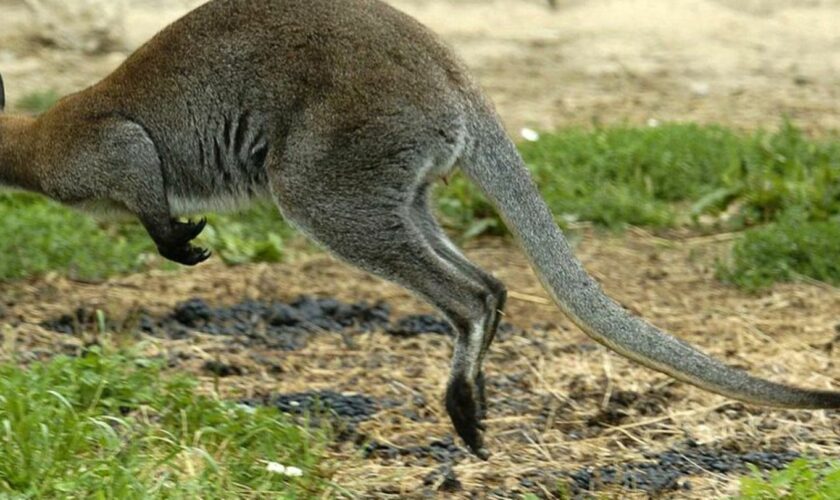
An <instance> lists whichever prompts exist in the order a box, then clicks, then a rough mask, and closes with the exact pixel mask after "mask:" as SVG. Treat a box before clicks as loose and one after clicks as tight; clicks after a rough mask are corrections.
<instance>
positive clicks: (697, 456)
mask: <svg viewBox="0 0 840 500" xmlns="http://www.w3.org/2000/svg"><path fill="white" fill-rule="evenodd" d="M645 458H648V459H649V460H651V462H633V463H627V464H619V465H610V466H602V467H594V468H592V467H589V468H584V469H579V470H576V471H572V472H565V473H558V474H555V477H557V476H559V477H562V476H565V477H566V478H567V479H568V480H569V482H570V486H571V490H572V493H573V494H574V495H575V496H580V495H582V494H583V493H586V492H592V491H598V490H600V489H603V488H605V487H609V486H621V487H623V488H627V489H631V490H639V491H644V492H646V493H648V494H650V495H658V494H661V493H665V492H671V491H678V490H690V489H691V488H692V486H691V483H690V482H688V481H683V482H680V480H681V479H683V478H684V477H686V476H693V475H703V474H707V473H708V472H714V473H718V474H742V473H744V472H746V471H747V470H748V464H752V465H755V466H756V467H758V468H759V469H761V470H777V469H781V468H783V467H785V466H786V465H787V464H789V463H790V462H792V461H794V460H796V459H797V458H799V454H798V453H796V452H793V451H782V452H751V453H744V454H739V453H733V452H730V451H726V450H718V449H714V448H711V447H707V446H700V445H698V444H697V443H694V442H687V443H686V446H685V448H683V449H681V450H669V451H666V452H663V453H659V454H647V455H646V456H645ZM523 486H524V484H523Z"/></svg>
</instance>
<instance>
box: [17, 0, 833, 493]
mask: <svg viewBox="0 0 840 500" xmlns="http://www.w3.org/2000/svg"><path fill="white" fill-rule="evenodd" d="M393 3H394V4H395V5H397V6H398V7H400V8H403V9H404V10H406V11H408V12H410V13H412V14H414V15H416V16H417V17H419V18H420V19H421V20H423V21H424V22H426V23H427V24H429V25H430V26H432V27H433V28H434V29H435V30H436V31H438V32H440V33H442V34H443V35H444V37H446V39H447V40H448V41H450V42H451V43H452V44H453V45H454V46H455V47H456V49H457V50H458V52H460V53H461V54H462V55H463V56H464V57H465V58H466V60H467V61H468V63H469V64H470V65H471V66H472V67H473V68H474V69H475V71H476V73H477V74H478V76H479V78H480V79H481V81H482V82H483V83H484V84H485V86H486V87H487V89H488V91H489V92H490V94H491V95H492V96H493V98H494V99H495V100H496V101H497V103H498V105H499V109H500V111H501V113H502V115H503V117H504V118H505V120H506V121H507V123H508V125H509V127H510V129H511V130H518V129H519V128H520V127H525V126H528V127H536V128H541V129H550V128H553V127H558V126H566V125H569V124H591V123H593V122H594V123H611V122H623V121H627V122H630V123H646V122H648V121H649V120H651V119H656V120H681V121H700V122H719V123H724V124H729V125H733V126H737V127H742V128H746V129H754V128H757V127H773V126H775V125H776V124H777V123H778V121H779V119H780V117H781V116H782V115H788V116H790V117H791V118H792V119H794V121H796V122H797V123H798V124H799V125H801V126H803V127H804V128H806V129H807V130H809V131H811V132H813V133H816V134H820V133H826V132H829V131H833V130H836V129H840V85H839V84H840V30H837V29H836V27H837V25H838V21H840V1H827V0H824V1H818V0H811V1H793V0H788V1H785V0H765V1H758V0H755V1H738V0H675V1H665V0H621V1H619V0H612V1H609V0H591V1H589V0H565V1H564V0H560V2H559V9H558V10H557V11H554V12H552V11H549V10H548V9H546V8H545V6H544V5H543V3H541V2H538V1H533V2H532V1H524V0H522V1H513V0H509V1H505V2H502V1H466V0H459V1H443V0H395V1H394V2H393ZM188 4H189V2H162V1H136V2H131V3H130V5H129V7H128V10H127V12H126V22H125V30H126V35H125V40H126V42H125V48H124V49H120V50H112V51H109V52H106V53H96V54H84V53H81V52H76V51H68V50H59V49H54V48H45V47H43V46H41V45H39V44H37V43H36V42H33V41H32V40H31V36H30V35H31V32H32V29H33V27H32V20H31V17H30V15H29V14H28V12H27V10H26V9H25V8H23V7H22V6H21V5H20V4H18V3H16V2H12V1H10V0H0V17H2V18H3V30H2V31H0V71H2V73H3V75H4V77H5V79H6V86H7V92H8V94H9V99H10V102H11V103H12V104H13V105H14V103H15V102H16V101H17V100H18V99H19V98H20V97H21V96H23V95H25V94H27V93H29V92H32V91H36V90H43V89H48V88H54V89H56V90H58V91H59V92H61V93H65V92H70V91H73V90H77V89H79V88H82V87H84V86H86V85H88V84H90V83H92V82H94V81H95V80H96V79H97V78H99V77H101V76H103V75H105V74H106V73H107V72H108V71H110V70H111V69H112V68H113V67H114V66H115V65H117V64H119V62H120V61H121V60H122V59H123V58H124V57H125V55H126V53H127V52H128V50H129V49H131V48H133V47H136V46H137V45H138V44H140V43H141V42H142V41H143V40H145V39H146V38H147V37H148V36H150V35H152V34H153V33H154V32H155V31H156V30H157V29H159V28H160V27H162V26H163V25H164V24H165V23H166V22H169V21H171V20H173V19H175V18H176V17H177V16H178V15H180V14H181V13H183V12H184V11H185V9H186V8H187V7H186V6H187V5H188ZM728 243H729V242H728V241H727V238H726V237H722V238H692V237H689V236H686V237H673V238H671V239H669V240H662V239H659V238H656V237H653V236H651V235H648V234H646V233H644V232H641V231H633V232H631V233H629V234H628V235H626V236H625V237H624V238H620V239H617V238H613V237H608V236H604V235H598V234H594V233H592V232H589V231H584V233H583V238H582V240H581V243H580V245H579V248H578V250H579V255H580V256H581V258H582V259H583V260H584V262H585V264H586V265H587V267H588V269H590V270H591V271H592V272H593V273H594V274H595V276H596V277H597V278H598V279H599V280H600V281H601V282H602V283H603V284H604V286H605V288H606V289H607V291H609V292H610V293H611V294H612V295H613V296H614V297H616V298H617V299H619V300H620V301H621V302H622V303H623V304H625V305H626V306H627V307H629V308H630V309H631V310H633V311H635V312H637V313H639V314H642V315H643V316H645V317H646V318H648V319H650V320H651V321H653V322H654V323H656V324H657V325H659V326H662V327H664V328H667V329H669V330H670V331H672V332H674V333H675V334H677V335H679V336H680V337H682V338H685V339H687V340H689V341H691V342H693V343H695V344H697V345H699V346H701V347H702V348H703V349H705V350H706V351H708V352H710V353H712V354H714V355H716V356H720V357H721V358H723V359H724V360H726V361H727V362H728V363H731V364H733V365H736V366H739V367H744V368H747V369H750V370H751V371H752V372H754V373H756V374H760V375H763V376H766V377H769V378H772V379H774V380H780V381H788V382H792V383H797V384H801V385H805V386H810V387H820V388H829V387H832V386H834V387H837V386H838V379H840V366H838V364H837V362H836V359H837V354H836V352H837V351H836V349H837V347H836V344H837V342H840V335H838V334H839V333H840V292H838V290H836V289H833V288H831V287H828V286H825V285H820V284H798V285H785V286H777V287H775V288H774V289H773V290H772V291H770V292H768V293H765V294H762V295H760V296H748V295H745V294H742V293H739V292H737V291H735V290H732V289H729V288H727V287H725V286H723V285H721V284H720V283H719V282H717V281H716V280H715V279H714V277H713V269H714V263H715V259H716V258H718V257H720V256H721V255H724V254H725V251H726V248H727V245H728ZM468 253H469V255H470V256H472V257H474V258H475V260H476V261H477V262H479V263H481V264H483V265H484V266H486V267H487V268H488V269H491V270H493V271H494V272H495V273H496V275H497V276H498V277H499V278H501V279H502V280H504V281H505V282H506V283H508V285H509V286H510V288H511V290H512V291H513V293H512V299H511V301H510V304H509V307H508V309H507V316H506V321H507V322H508V323H509V324H511V325H512V327H511V329H509V330H507V331H506V332H505V333H503V334H502V335H501V338H500V339H499V341H498V342H497V343H496V344H495V346H494V348H493V350H492V352H491V354H490V360H489V366H488V372H489V375H490V378H491V382H490V391H491V414H490V418H489V422H488V424H489V447H490V449H491V450H493V452H494V456H493V458H492V459H491V460H490V461H489V462H487V463H484V462H479V461H477V460H474V459H472V458H470V457H467V456H464V455H460V454H453V453H449V452H447V453H444V454H443V455H444V456H443V458H442V459H441V458H440V456H437V458H436V455H434V454H433V453H425V454H424V453H421V452H417V450H415V452H412V453H405V454H400V453H389V452H387V451H388V450H389V448H388V446H389V445H391V446H396V447H400V448H411V447H424V446H425V447H429V446H430V445H432V444H433V443H434V441H436V440H440V439H443V438H445V437H446V436H448V435H449V434H450V433H451V429H450V427H449V424H448V421H447V419H446V417H445V413H444V412H443V408H442V405H441V402H440V400H441V395H442V393H443V389H444V386H445V382H446V369H447V367H448V363H449V361H448V357H449V354H450V350H451V342H450V340H449V339H448V338H447V337H444V336H438V335H419V336H414V337H408V338H404V337H397V336H393V335H386V334H385V333H383V332H381V331H374V332H364V333H362V332H359V333H351V334H347V335H343V336H335V335H317V336H315V337H313V338H312V339H311V340H310V341H309V343H308V344H307V345H306V347H304V348H303V349H300V350H297V351H280V350H272V349H261V350H255V349H254V348H247V347H242V346H241V345H235V344H231V343H230V342H229V341H227V340H226V339H222V338H218V337H210V336H207V335H198V334H194V335H189V336H187V337H185V338H183V339H180V340H174V339H168V338H167V339H160V338H148V337H146V336H143V335H141V334H139V333H138V334H137V335H136V336H137V337H140V338H144V339H146V340H148V341H149V343H150V344H149V349H150V350H152V351H156V352H159V353H162V354H165V355H167V356H170V357H171V358H172V359H175V360H177V361H175V362H173V369H178V370H193V371H195V372H196V373H197V374H198V375H199V376H201V377H202V378H203V380H205V381H206V384H207V387H208V389H209V388H212V386H213V383H214V380H213V377H211V376H210V375H209V374H208V373H206V371H204V370H202V366H203V365H204V363H205V362H206V361H208V360H221V361H223V362H225V363H229V364H231V365H236V366H239V367H241V370H238V371H237V373H238V374H235V375H233V376H230V377H226V378H224V379H222V381H221V383H220V389H221V391H222V392H223V394H224V395H226V396H230V397H249V396H260V395H267V394H271V393H287V392H296V391H303V390H318V389H329V390H335V391H338V392H354V393H364V394H366V395H369V396H371V397H374V398H377V399H380V400H383V401H385V400H387V401H395V402H398V403H399V404H398V405H397V406H393V407H388V408H384V409H383V410H382V411H380V413H378V414H377V415H376V416H375V418H374V419H372V420H369V421H366V422H362V423H361V424H359V430H358V432H359V433H360V434H364V435H365V436H366V439H367V440H375V441H376V442H378V443H379V444H380V445H381V448H382V449H383V450H385V452H380V453H371V454H370V456H367V457H366V456H365V454H364V453H362V452H361V451H360V446H359V445H357V444H355V443H353V442H344V443H342V444H337V445H336V446H335V448H334V449H333V451H332V453H333V454H334V456H335V458H336V460H337V461H336V464H337V471H336V481H337V482H338V483H339V484H342V485H345V486H346V487H347V488H348V489H349V490H350V491H351V492H354V493H355V494H357V495H359V496H361V497H378V498H389V497H390V498H406V497H409V498H410V497H429V496H432V497H433V496H434V495H438V496H441V497H444V496H447V495H448V494H446V493H440V492H437V489H438V485H439V483H440V478H439V476H438V475H436V474H437V472H438V471H439V469H440V468H441V467H442V466H446V465H447V464H450V465H452V466H453V470H454V474H455V476H456V477H457V478H458V479H459V480H460V481H461V483H462V485H463V490H462V491H461V492H460V493H458V495H461V496H463V497H487V496H496V497H500V498H506V497H514V496H515V492H516V491H517V490H519V491H524V490H525V489H528V490H531V491H535V492H537V493H540V492H542V494H544V495H545V496H550V495H549V492H550V490H551V488H552V484H553V481H554V479H553V478H554V476H555V473H560V472H575V471H580V470H581V469H582V468H587V467H599V466H603V465H608V464H622V463H629V462H638V461H644V458H645V454H650V453H653V454H656V453H661V452H663V451H667V450H670V449H677V450H682V451H684V450H686V449H688V448H687V447H690V446H689V445H687V444H686V443H687V442H689V441H693V442H694V443H695V444H700V445H701V446H706V445H708V446H709V447H710V448H711V449H714V450H718V451H720V452H723V451H727V452H730V453H748V452H783V451H795V452H799V453H812V454H819V455H829V456H837V455H838V454H840V437H838V431H840V427H838V424H840V421H838V419H837V415H836V414H831V413H826V412H792V411H770V410H757V409H753V408H746V407H744V406H742V405H739V404H735V403H731V402H729V401H727V400H725V399H723V398H720V397H716V396H711V395H708V394H706V393H704V392H702V391H700V390H697V389H694V388H691V387H689V386H686V385H684V384H679V383H675V382H672V381H670V380H669V379H668V378H667V377H664V376H662V375H659V374H657V373H655V372H652V371H649V370H646V369H641V368H639V367H637V366H636V365H634V364H632V363H629V362H627V361H625V360H623V359H622V358H620V357H618V356H616V355H613V354H610V353H608V352H607V351H606V350H604V349H602V348H601V347H599V346H598V345H596V344H594V343H593V342H591V341H589V340H588V339H587V338H586V337H585V336H584V335H583V334H582V333H580V332H579V331H578V330H576V329H575V328H574V327H573V326H572V325H571V324H570V323H569V322H568V321H567V320H566V319H565V318H563V317H562V315H561V314H560V313H559V312H558V311H557V310H556V309H555V308H554V307H553V306H551V305H549V304H548V301H547V300H545V297H546V295H545V293H544V292H543V291H542V289H541V288H540V287H539V285H538V283H537V282H536V280H535V279H534V277H533V274H532V273H531V272H530V270H529V269H528V267H527V264H526V262H525V260H524V259H523V258H522V256H521V254H520V252H519V251H518V250H517V249H516V248H514V247H512V246H511V245H509V244H508V243H505V242H501V241H494V240H490V241H482V242H479V243H473V244H471V248H470V249H469V252H468ZM304 293H306V294H310V295H315V296H324V297H335V298H338V299H340V300H343V301H346V302H358V301H360V300H367V301H370V302H375V301H377V300H385V301H387V302H388V303H389V304H390V305H391V306H392V308H393V309H394V315H397V316H399V315H408V314H415V313H418V312H430V311H429V309H428V307H427V306H425V305H424V304H423V303H422V302H420V301H418V300H416V299H415V298H413V297H411V296H410V295H409V294H407V293H406V292H404V291H402V290H401V289H399V288H396V287H394V286H391V285H388V284H385V283H383V282H381V281H379V280H377V279H375V278H371V277H369V276H367V275H364V274H362V273H359V272H356V271H354V270H351V269H348V268H347V267H346V266H344V265H342V264H340V263H337V262H335V261H334V260H332V259H330V258H329V257H326V256H323V255H309V254H307V253H305V252H304V253H301V254H300V255H295V256H294V257H293V258H292V260H291V261H290V262H289V263H286V264H281V265H272V266H268V265H253V266H245V267H239V268H235V269H230V268H226V267H224V266H222V265H221V264H219V263H212V264H209V265H205V266H202V267H200V268H198V269H196V270H190V271H188V272H187V271H185V272H177V273H163V272H155V273H148V274H143V275H136V276H130V277H125V278H120V279H114V280H111V281H109V282H106V283H99V284H90V283H87V284H85V283H77V282H72V281H68V280H66V279H63V278H59V277H55V276H47V277H43V278H38V279H33V280H30V281H26V282H22V283H21V282H19V283H11V284H4V285H0V297H2V302H0V326H2V328H3V331H4V334H5V335H4V338H5V343H4V348H3V350H2V353H3V355H4V356H8V355H9V353H11V352H12V351H15V352H17V353H18V354H19V355H20V354H21V353H22V354H23V355H24V357H25V356H30V357H33V358H35V357H40V356H43V355H46V354H48V353H49V352H50V351H52V350H54V349H56V348H61V349H71V350H72V349H73V346H76V345H78V344H79V343H80V342H82V341H83V339H79V338H74V337H70V336H66V335H61V334H56V333H54V332H50V331H48V330H46V329H45V328H43V327H42V326H41V321H43V320H46V319H50V318H54V317H56V316H58V315H61V314H64V313H67V312H69V311H73V310H75V309H76V308H77V307H80V306H84V307H87V308H101V309H103V310H105V311H107V312H108V314H109V316H114V317H120V316H125V315H127V314H128V313H129V312H130V311H134V310H136V309H138V308H140V307H142V308H145V309H148V310H150V311H153V312H154V311H161V312H162V311H166V310H171V308H172V307H173V306H174V305H175V304H176V303H177V302H179V301H183V300H187V299H189V298H192V297H201V298H204V299H206V300H207V301H208V302H210V303H211V304H216V305H223V304H234V303H238V302H241V301H242V300H243V299H245V298H251V299H258V300H265V301H288V300H293V299H294V298H296V297H297V296H299V295H301V294H304ZM278 367H279V368H278ZM390 450H391V451H393V449H390ZM380 451H381V450H380ZM698 470H702V471H703V472H699V473H694V474H692V475H691V477H685V478H681V479H680V484H681V485H682V484H683V483H684V482H685V481H689V482H690V485H691V487H692V489H691V490H683V491H681V492H679V493H663V490H655V493H656V494H663V495H671V496H675V497H680V498H684V497H693V498H708V497H712V496H713V497H720V496H723V495H728V494H733V493H735V492H736V491H737V490H736V487H737V484H736V483H735V477H736V476H737V475H736V474H725V473H724V472H723V471H722V470H718V468H716V467H715V466H707V465H704V464H699V465H698ZM523 480H524V481H526V483H525V484H523ZM529 481H530V482H529ZM596 483H597V481H596ZM601 494H602V495H605V496H607V497H615V498H627V497H633V496H638V497H646V496H647V493H644V492H639V491H635V492H634V491H632V490H629V489H625V490H619V489H614V488H613V489H610V488H607V489H603V490H601Z"/></svg>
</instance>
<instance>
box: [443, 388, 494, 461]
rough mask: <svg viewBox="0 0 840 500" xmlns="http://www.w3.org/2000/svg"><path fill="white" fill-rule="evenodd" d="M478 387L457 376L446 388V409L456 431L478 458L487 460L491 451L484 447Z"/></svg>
mask: <svg viewBox="0 0 840 500" xmlns="http://www.w3.org/2000/svg"><path fill="white" fill-rule="evenodd" d="M477 392H478V391H477V387H476V386H475V385H474V384H470V383H469V382H467V380H466V378H465V377H464V376H457V377H456V378H454V379H453V380H452V381H451V382H450V383H449V387H448V388H447V390H446V410H447V412H448V413H449V418H450V419H452V425H453V426H454V427H455V431H456V432H457V433H458V435H459V436H460V437H461V439H463V440H464V443H466V445H467V447H468V448H469V449H470V451H472V452H473V453H474V454H475V455H476V456H477V457H478V458H480V459H482V460H487V459H488V458H490V452H488V451H487V449H486V448H485V447H484V436H483V435H482V430H483V425H482V424H481V421H480V418H479V417H480V416H479V404H478V401H477V397H476V396H477V394H476V393H477Z"/></svg>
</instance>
